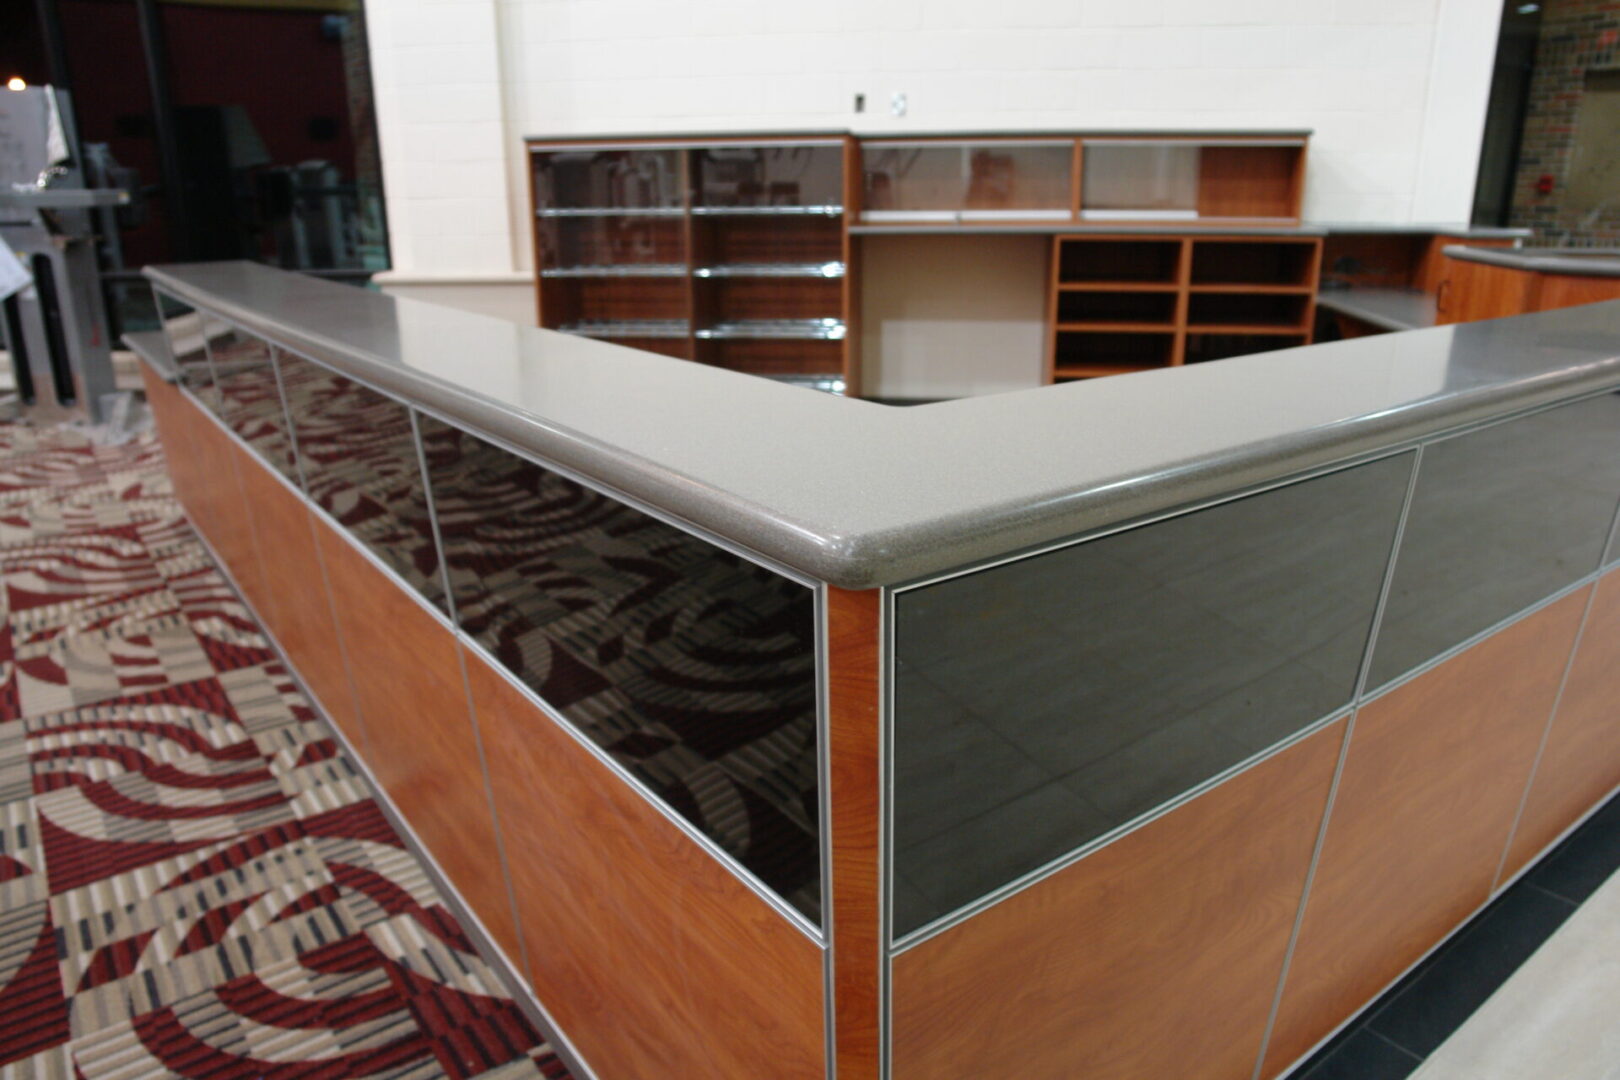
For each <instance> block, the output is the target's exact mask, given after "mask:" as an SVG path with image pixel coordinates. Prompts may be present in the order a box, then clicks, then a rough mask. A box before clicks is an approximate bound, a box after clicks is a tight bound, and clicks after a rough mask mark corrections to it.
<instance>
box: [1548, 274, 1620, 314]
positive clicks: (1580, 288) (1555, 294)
mask: <svg viewBox="0 0 1620 1080" xmlns="http://www.w3.org/2000/svg"><path fill="white" fill-rule="evenodd" d="M1602 300H1620V278H1613V277H1581V276H1577V275H1575V274H1542V275H1541V291H1540V294H1539V295H1538V296H1537V298H1536V301H1537V302H1536V310H1537V311H1552V310H1553V309H1555V308H1566V307H1574V306H1575V305H1577V304H1596V303H1598V302H1599V301H1602Z"/></svg>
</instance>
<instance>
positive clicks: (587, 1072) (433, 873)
mask: <svg viewBox="0 0 1620 1080" xmlns="http://www.w3.org/2000/svg"><path fill="white" fill-rule="evenodd" d="M178 501H179V500H178V499H176V502H178ZM181 512H182V513H183V514H185V517H186V521H187V524H188V525H190V527H191V531H192V533H193V535H195V536H196V537H197V539H198V540H199V541H200V542H201V543H202V545H203V547H204V549H206V550H207V552H208V556H209V558H210V559H211V560H213V563H214V566H215V568H216V569H217V570H219V572H220V574H221V576H223V577H224V578H225V580H226V581H227V582H228V583H229V585H230V587H231V591H232V592H234V593H235V594H236V598H237V600H238V601H240V602H241V604H242V606H243V607H245V608H246V609H247V610H248V611H249V612H250V613H251V614H252V615H253V619H254V622H255V623H257V624H258V627H259V631H260V632H261V633H263V634H264V636H265V638H266V639H267V640H268V641H269V642H270V644H271V646H272V647H273V648H274V649H275V652H276V655H277V658H278V659H279V660H280V661H281V665H282V666H283V667H284V668H286V670H287V672H288V674H289V675H290V676H291V678H292V680H293V681H294V682H295V683H297V685H298V689H299V692H300V693H302V694H303V695H304V696H305V697H306V698H308V699H309V701H310V702H311V703H312V704H313V705H314V706H315V708H316V710H317V711H318V712H319V713H320V716H321V720H322V721H323V722H324V723H325V725H326V728H327V730H328V731H330V732H331V733H332V735H333V736H334V737H335V738H336V739H337V740H338V742H339V743H341V744H342V746H343V749H344V751H345V752H346V753H347V754H348V756H349V759H350V760H351V761H352V762H353V764H354V766H355V768H357V769H359V770H360V772H361V774H362V775H363V776H364V777H365V780H366V784H367V786H368V787H370V789H371V797H372V798H373V799H375V800H376V801H377V805H378V806H379V807H381V808H382V810H383V814H384V816H386V817H387V818H388V823H389V824H390V825H392V826H393V827H394V828H395V830H396V831H398V832H399V834H400V836H401V838H402V839H403V840H404V841H405V844H406V847H407V849H408V850H409V851H410V853H411V854H412V855H414V856H416V857H417V858H418V859H420V860H421V861H422V864H423V866H424V867H425V868H426V869H427V871H428V876H429V877H430V879H431V880H432V882H433V885H434V887H435V888H436V889H438V891H439V893H440V895H441V896H443V897H444V899H445V901H446V903H448V904H449V905H450V906H451V907H452V909H453V911H454V914H455V916H456V918H457V919H458V920H465V924H466V926H467V928H468V929H469V930H470V931H471V932H470V933H469V934H468V937H469V938H470V939H471V940H472V942H473V945H474V947H475V948H477V949H478V953H479V957H480V959H482V960H483V961H484V962H485V963H487V964H488V965H489V966H490V968H491V970H493V971H494V973H495V976H496V978H498V979H500V981H501V983H502V984H503V986H504V987H505V989H506V990H507V991H508V992H509V993H510V994H511V995H512V1001H513V1002H514V1003H515V1004H517V1006H518V1007H519V1008H520V1009H522V1010H523V1011H524V1013H525V1014H527V1016H528V1019H529V1021H530V1022H531V1023H533V1024H534V1025H535V1027H536V1028H537V1029H538V1030H539V1032H540V1034H541V1035H543V1036H544V1037H545V1039H546V1041H547V1042H548V1043H550V1044H551V1045H552V1049H553V1050H554V1051H555V1052H556V1054H557V1056H558V1057H560V1058H562V1059H563V1062H564V1064H566V1065H567V1066H568V1067H569V1069H570V1071H573V1072H575V1073H576V1074H577V1075H578V1076H579V1077H580V1078H581V1080H594V1078H595V1077H596V1073H595V1071H594V1070H593V1069H591V1068H590V1066H589V1064H588V1063H587V1062H586V1060H585V1058H584V1056H583V1055H581V1054H580V1052H579V1050H578V1048H577V1047H575V1046H574V1044H573V1042H572V1041H571V1040H570V1039H569V1038H568V1036H567V1035H566V1034H564V1033H563V1030H562V1028H561V1027H559V1026H558V1024H557V1022H556V1020H555V1019H554V1018H553V1017H552V1015H551V1013H550V1011H549V1010H547V1008H546V1006H545V1004H544V1003H543V1002H542V1001H541V1000H540V998H539V996H538V995H537V994H536V993H535V992H534V989H533V988H532V987H531V986H530V985H529V983H528V981H527V980H526V979H524V978H522V977H521V976H520V975H519V974H518V973H517V969H516V968H515V967H514V966H513V964H512V960H511V957H509V956H507V955H506V951H505V950H504V949H502V948H501V947H500V945H499V944H497V943H496V941H495V939H494V937H492V936H491V935H490V932H489V929H488V927H486V926H485V925H484V923H483V920H482V919H480V918H479V917H478V915H477V913H476V912H474V911H473V909H472V907H471V905H469V904H468V903H467V901H466V900H465V898H463V897H462V895H461V893H460V892H458V891H457V890H456V887H455V885H454V884H453V883H452V882H451V881H450V878H449V877H448V876H447V875H446V874H445V872H444V868H443V867H441V866H440V865H439V863H438V860H436V859H435V858H434V857H433V853H432V852H431V851H429V850H428V847H427V845H426V844H424V843H423V842H422V839H421V837H419V836H418V835H417V834H416V830H414V829H412V828H411V825H410V822H408V821H407V820H406V819H405V815H404V814H402V813H401V812H400V811H399V808H398V807H396V806H395V805H394V802H393V800H392V799H391V798H390V797H389V795H388V792H387V790H386V789H385V788H384V787H383V786H382V785H381V784H380V783H378V781H377V777H376V774H374V773H373V772H372V771H371V766H370V765H368V764H367V763H366V760H365V758H364V757H363V756H362V755H361V754H360V753H359V751H358V750H357V749H356V748H355V746H354V744H353V743H351V742H350V741H349V737H348V735H347V734H346V733H345V732H344V731H343V729H342V728H340V727H339V726H338V725H337V724H336V723H335V722H333V720H332V718H331V714H330V713H329V712H327V710H326V707H325V706H324V705H323V704H322V703H321V699H320V698H319V697H317V696H316V695H315V692H314V691H313V690H311V689H310V687H309V685H308V684H307V683H305V682H304V678H303V676H302V675H300V674H299V673H298V669H297V668H296V667H294V666H293V663H292V661H291V660H289V659H288V658H287V653H286V650H284V649H283V648H282V647H281V642H280V641H278V640H277V639H276V636H275V634H273V633H272V632H271V631H270V627H269V625H268V624H266V623H265V621H264V620H263V619H261V618H260V617H259V613H258V611H257V610H256V609H255V608H254V607H253V604H252V602H251V601H249V600H248V598H247V594H245V593H244V592H242V589H241V586H239V585H238V584H237V581H236V578H235V577H234V576H233V575H232V574H231V571H230V568H229V565H228V564H227V563H226V562H225V561H224V560H223V559H221V558H220V557H219V553H218V552H217V551H215V550H214V545H213V544H212V543H211V542H210V541H209V540H208V538H207V537H206V536H205V535H204V534H203V532H202V530H201V529H199V528H197V527H196V524H195V523H194V522H192V521H191V515H190V514H189V513H186V512H185V508H184V506H183V505H182V507H181Z"/></svg>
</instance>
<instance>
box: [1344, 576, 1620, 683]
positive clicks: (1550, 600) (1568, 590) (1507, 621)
mask: <svg viewBox="0 0 1620 1080" xmlns="http://www.w3.org/2000/svg"><path fill="white" fill-rule="evenodd" d="M1602 576H1603V570H1602V569H1594V570H1589V571H1587V572H1586V573H1584V574H1582V575H1581V576H1580V577H1578V578H1576V579H1575V580H1574V581H1572V582H1570V583H1569V584H1568V585H1561V586H1559V587H1558V588H1557V589H1556V590H1555V591H1553V592H1550V593H1548V594H1547V595H1546V596H1544V597H1542V598H1541V599H1539V600H1537V601H1535V602H1534V603H1532V604H1526V605H1525V606H1524V607H1522V608H1519V609H1518V610H1517V611H1515V612H1513V613H1512V614H1511V615H1507V616H1505V617H1503V618H1501V619H1498V620H1497V621H1496V622H1493V623H1492V624H1491V625H1489V626H1487V627H1486V628H1485V629H1483V630H1481V631H1479V632H1478V633H1475V634H1470V635H1469V636H1468V637H1466V638H1464V639H1463V640H1462V641H1459V642H1458V643H1457V644H1455V645H1452V646H1450V647H1448V648H1446V649H1445V650H1444V651H1442V652H1438V653H1435V654H1434V655H1433V656H1431V657H1430V658H1429V659H1427V660H1425V661H1423V663H1421V664H1417V665H1415V666H1413V667H1412V668H1410V669H1409V670H1407V671H1404V672H1402V673H1401V674H1399V675H1397V676H1395V677H1394V678H1392V679H1389V680H1387V681H1385V682H1382V683H1380V684H1378V685H1377V686H1376V687H1374V688H1373V689H1371V690H1367V691H1365V692H1364V693H1363V694H1362V695H1361V698H1360V701H1359V704H1361V705H1368V704H1371V703H1372V702H1374V701H1377V700H1378V699H1379V698H1381V697H1383V696H1384V695H1386V694H1389V693H1392V692H1394V691H1396V690H1399V689H1400V688H1401V687H1403V686H1405V685H1406V684H1407V683H1409V682H1412V681H1413V680H1414V679H1418V678H1420V677H1422V676H1424V675H1427V674H1428V673H1429V672H1431V671H1433V670H1434V669H1435V668H1437V667H1439V666H1440V665H1441V664H1444V663H1445V662H1446V661H1447V660H1451V659H1454V658H1455V657H1457V656H1459V655H1460V654H1462V653H1465V652H1467V651H1468V650H1469V649H1472V648H1473V647H1474V646H1475V645H1478V644H1480V643H1481V642H1483V641H1484V640H1485V639H1486V638H1489V637H1492V636H1494V635H1496V634H1499V633H1501V632H1502V631H1503V630H1506V629H1507V628H1508V627H1510V626H1512V625H1513V624H1514V623H1516V622H1518V621H1519V620H1521V619H1525V618H1528V617H1530V616H1531V615H1534V614H1535V613H1536V612H1538V611H1540V610H1541V609H1542V608H1546V607H1551V606H1552V605H1553V604H1556V603H1558V601H1560V600H1563V599H1565V598H1567V597H1568V596H1570V595H1571V594H1572V593H1577V592H1580V591H1581V590H1582V589H1584V588H1586V587H1587V586H1588V585H1591V584H1594V583H1595V582H1596V581H1597V580H1598V579H1599V578H1600V577H1602Z"/></svg>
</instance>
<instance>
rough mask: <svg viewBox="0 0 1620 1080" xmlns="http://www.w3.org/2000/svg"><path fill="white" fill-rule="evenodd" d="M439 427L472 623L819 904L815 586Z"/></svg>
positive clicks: (530, 679)
mask: <svg viewBox="0 0 1620 1080" xmlns="http://www.w3.org/2000/svg"><path fill="white" fill-rule="evenodd" d="M422 423H423V445H424V447H425V449H426V451H427V455H428V473H429V476H430V477H431V478H432V484H433V501H434V506H435V509H436V511H437V513H438V517H439V528H440V533H441V535H442V537H443V540H444V549H445V561H446V564H447V565H448V566H449V569H450V581H451V589H452V590H453V592H454V594H455V601H456V611H457V615H458V617H459V619H460V621H461V626H462V628H463V629H464V630H466V632H467V633H469V634H471V635H472V636H473V637H474V638H476V639H477V640H478V641H479V642H481V643H482V644H483V645H484V647H485V648H487V649H488V650H489V651H490V653H491V654H493V655H494V656H495V657H496V658H497V659H498V660H499V661H500V662H501V663H502V664H504V665H505V666H506V667H507V668H508V669H509V670H511V671H512V672H513V673H514V674H516V675H517V676H518V677H519V678H521V679H522V680H523V681H524V682H525V683H527V684H528V685H529V686H530V687H532V688H533V689H534V690H535V692H536V693H538V694H539V695H540V696H541V697H542V698H544V699H545V700H546V701H547V702H548V703H549V704H550V705H551V706H552V707H553V708H555V709H556V710H557V711H558V712H560V713H561V714H562V715H563V716H565V717H567V718H568V719H569V720H570V721H571V722H573V723H574V724H575V725H577V726H578V728H579V730H581V731H582V732H584V733H585V734H586V735H587V736H588V737H589V738H590V739H591V740H592V741H594V742H595V743H596V744H597V745H598V746H600V747H602V748H603V749H604V750H606V751H608V752H609V753H611V754H612V755H613V756H614V758H615V759H617V760H618V761H619V762H620V763H622V764H623V765H624V766H625V767H627V768H628V769H629V770H630V771H631V772H632V773H634V774H635V775H636V776H637V777H639V778H640V779H641V780H643V781H644V782H645V783H646V784H647V785H648V786H649V787H650V788H652V790H654V791H655V792H657V793H659V794H660V795H661V796H662V797H663V798H664V799H666V800H667V801H668V802H669V804H670V805H671V806H673V807H674V808H675V809H676V810H677V811H678V812H679V813H680V814H681V815H682V816H684V817H685V818H686V819H687V820H688V821H690V822H692V824H693V825H695V826H696V827H697V828H699V829H700V830H702V831H703V832H704V833H705V834H707V835H708V836H709V837H711V838H712V839H713V840H714V841H715V842H716V843H718V844H719V845H720V846H721V847H722V848H724V849H725V850H726V851H728V852H730V853H731V854H732V855H734V856H735V857H736V858H737V860H738V861H739V862H741V863H742V864H743V865H745V866H747V867H748V868H749V869H750V870H752V871H753V872H754V873H755V874H757V875H758V876H759V877H760V879H761V880H763V881H764V882H765V883H766V884H768V885H770V886H771V887H772V888H773V889H775V890H776V891H777V892H778V893H780V894H781V895H782V896H783V897H785V898H786V899H787V900H789V901H790V902H791V903H792V904H794V906H796V907H797V908H799V910H801V911H803V912H804V913H805V914H807V915H809V916H811V917H812V918H813V917H815V916H816V914H817V911H818V909H819V906H820V892H821V889H820V860H819V858H818V844H817V820H818V819H817V809H816V808H817V770H816V678H815V666H816V665H815V613H814V601H813V598H812V595H811V592H810V590H809V589H806V588H805V587H803V586H801V585H798V584H795V583H794V582H791V581H788V580H787V579H785V578H783V577H781V576H779V575H777V574H774V573H771V572H770V571H768V570H765V569H762V568H761V567H758V566H755V565H754V564H752V563H749V562H747V561H745V560H743V559H739V558H737V557H736V556H734V555H732V554H730V553H729V552H726V551H723V550H721V549H720V548H717V547H715V546H714V545H712V544H709V543H707V542H706V541H703V540H700V539H698V538H697V537H694V536H691V535H689V534H687V533H685V532H682V531H681V530H679V529H676V528H674V527H672V526H669V525H666V524H664V523H663V522H661V521H658V520H657V519H655V518H652V517H649V516H648V515H646V514H643V513H641V512H640V511H637V510H634V509H631V508H630V507H627V506H625V505H623V504H622V503H619V502H616V501H615V500H613V499H610V498H608V497H606V496H604V495H600V494H598V493H596V492H594V491H591V490H589V489H587V488H584V487H581V486H580V485H578V484H576V483H574V482H573V481H571V480H568V479H566V478H564V477H562V476H558V475H557V474H556V473H553V472H550V471H548V470H545V469H542V468H540V467H539V466H537V465H533V464H531V463H529V462H527V461H524V460H522V459H520V458H518V457H515V456H514V455H512V454H509V453H507V452H506V451H504V450H501V449H499V448H497V447H494V446H491V445H489V444H488V443H485V442H482V441H481V440H479V439H476V438H473V437H472V436H470V435H466V434H463V433H461V432H459V431H455V430H453V429H451V428H448V427H446V426H445V425H443V424H440V423H438V422H437V421H433V420H430V419H428V418H426V417H424V418H422ZM544 780H545V778H544V777H537V778H536V781H537V782H540V783H543V782H544Z"/></svg>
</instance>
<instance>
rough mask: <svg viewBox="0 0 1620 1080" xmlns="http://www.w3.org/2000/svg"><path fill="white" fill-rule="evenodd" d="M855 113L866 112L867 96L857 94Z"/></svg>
mask: <svg viewBox="0 0 1620 1080" xmlns="http://www.w3.org/2000/svg"><path fill="white" fill-rule="evenodd" d="M855 111H856V112H865V111H866V95H865V94H856V95H855Z"/></svg>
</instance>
